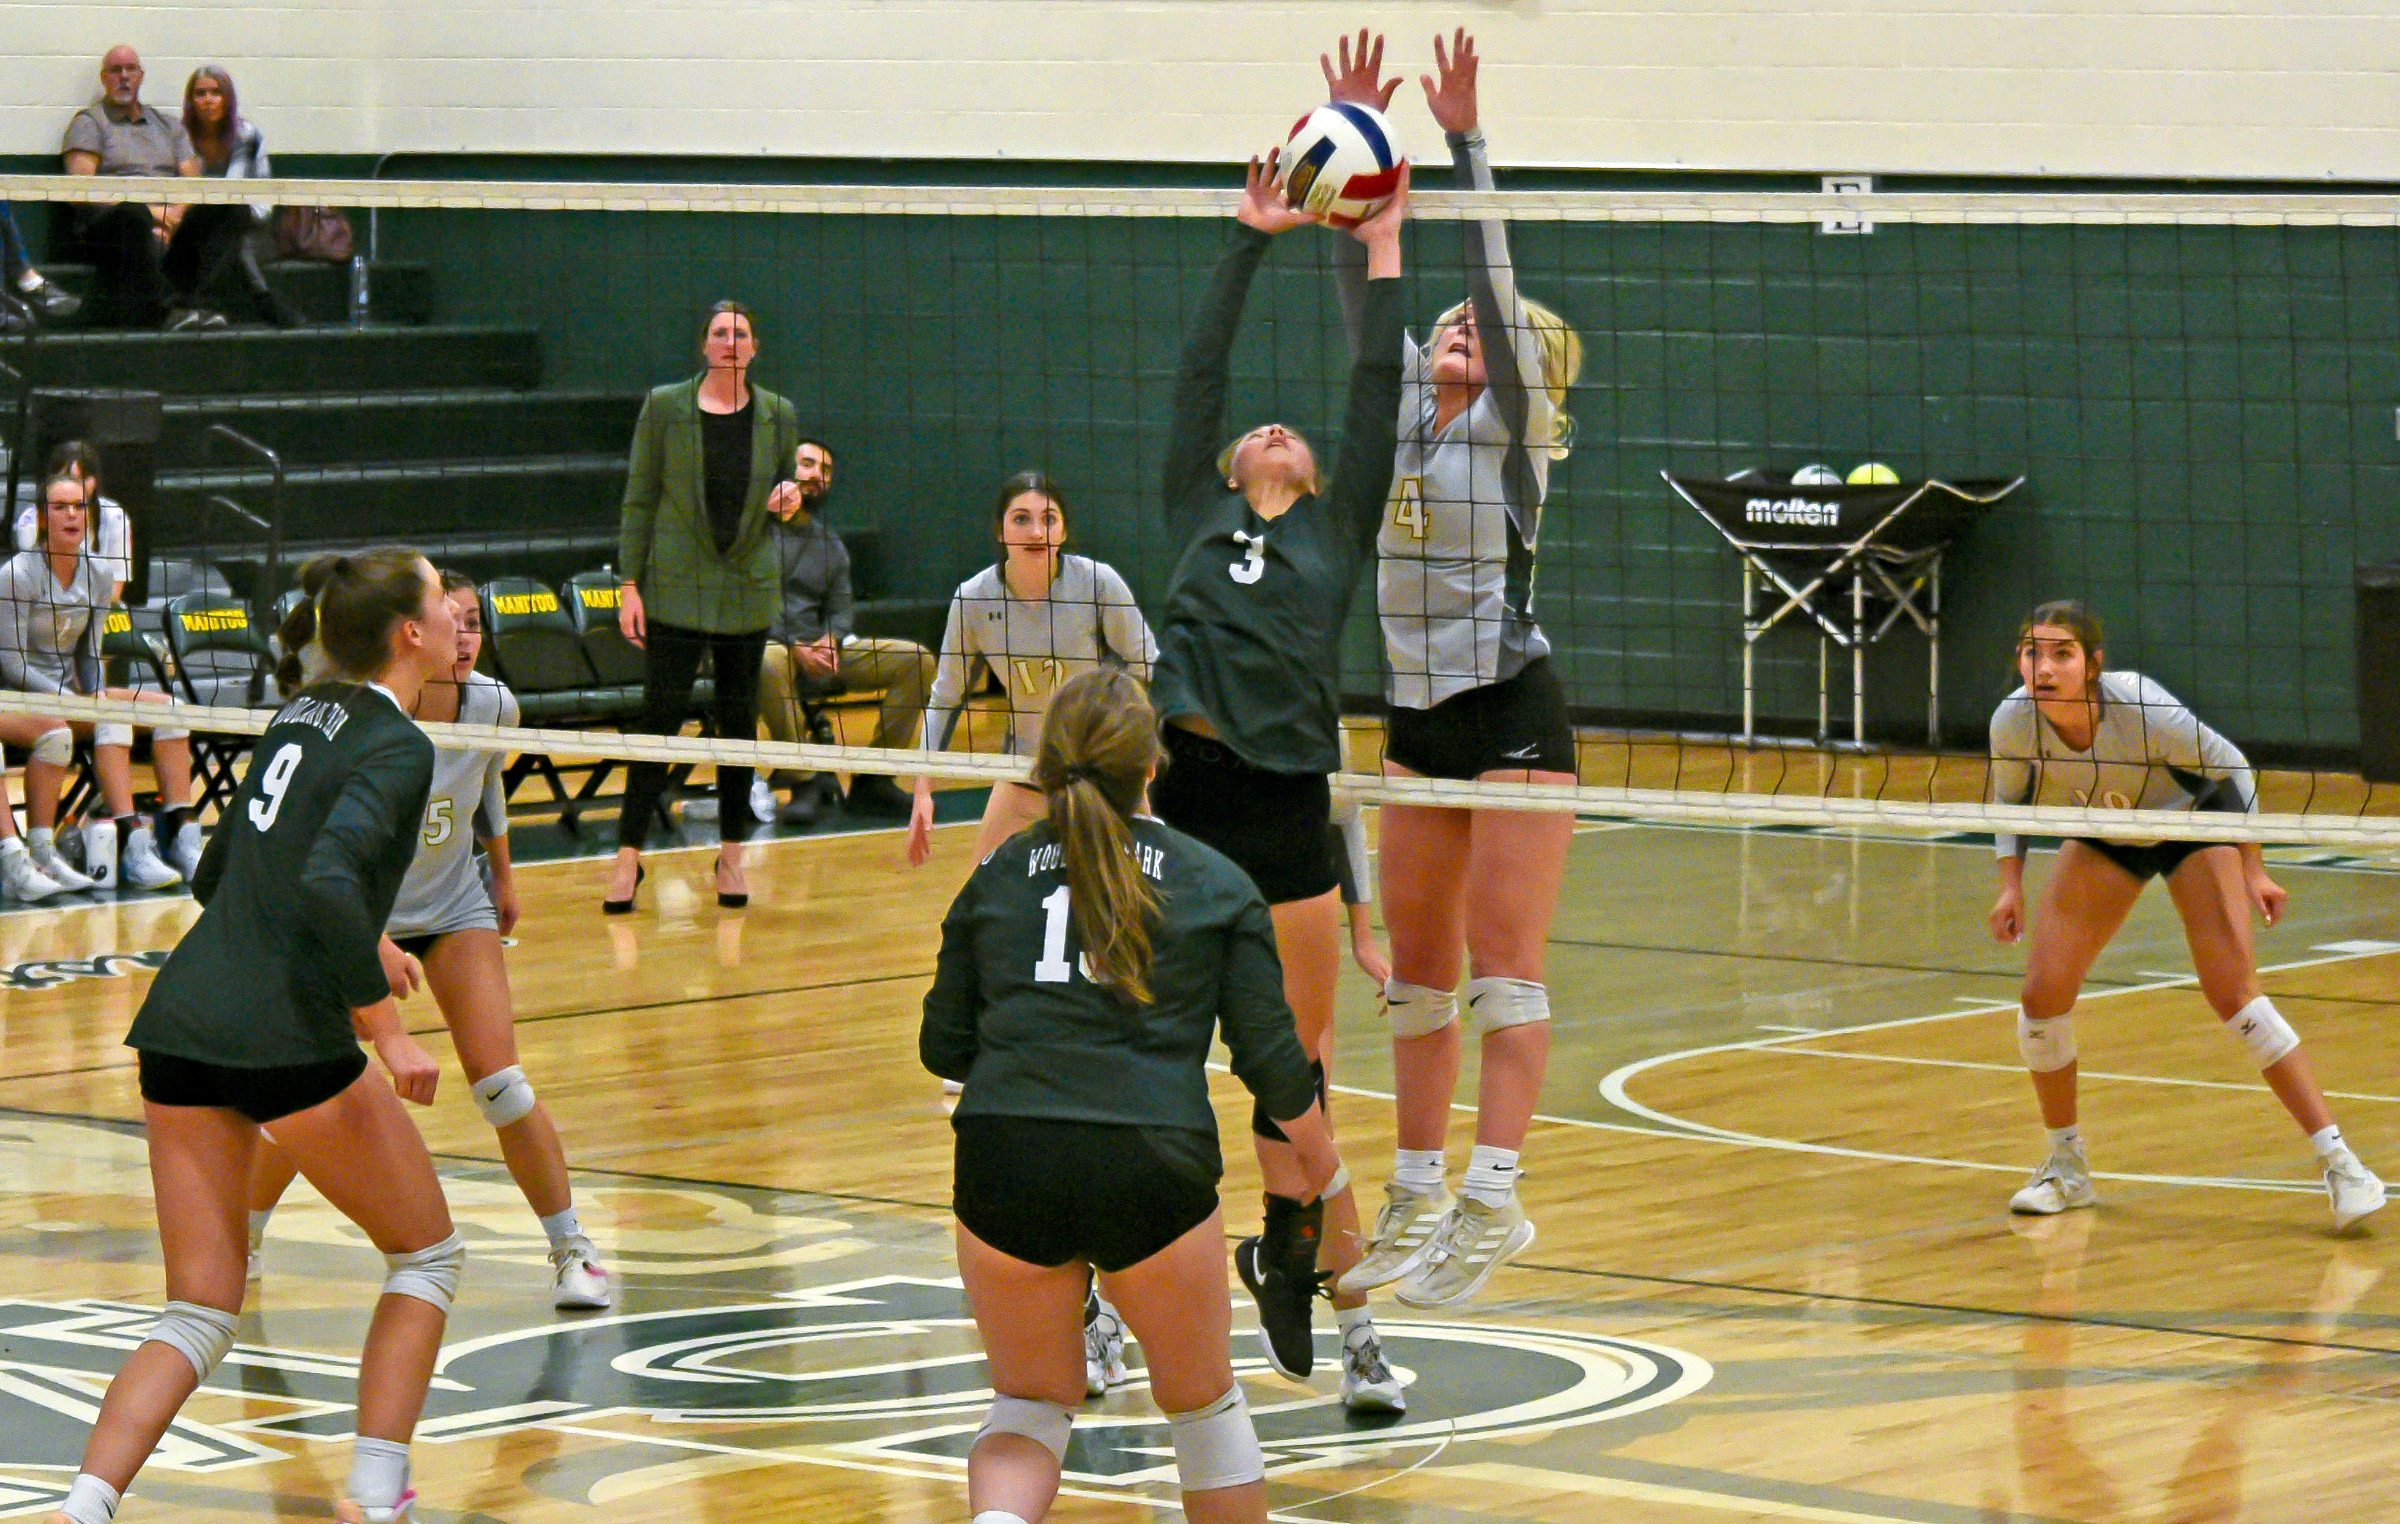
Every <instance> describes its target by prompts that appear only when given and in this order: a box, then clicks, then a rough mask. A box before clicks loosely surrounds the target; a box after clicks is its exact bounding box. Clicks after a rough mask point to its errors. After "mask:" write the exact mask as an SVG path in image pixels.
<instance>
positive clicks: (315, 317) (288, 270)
mask: <svg viewBox="0 0 2400 1524" xmlns="http://www.w3.org/2000/svg"><path fill="white" fill-rule="evenodd" d="M264 269H265V272H266V277H267V284H268V285H270V286H272V287H274V288H275V292H276V294H277V295H279V296H281V297H282V298H283V299H284V300H285V301H287V302H290V303H291V304H292V305H293V306H295V307H297V308H299V309H300V311H301V312H302V313H303V314H304V315H306V316H307V318H308V320H309V321H310V322H312V323H347V322H349V321H350V266H349V263H348V262H347V261H344V262H342V263H340V264H327V263H324V262H321V261H318V260H310V259H278V260H272V261H269V262H268V263H267V264H266V265H265V267H264ZM42 273H43V274H44V275H47V276H48V277H49V278H50V279H52V280H54V281H56V282H58V283H59V284H60V285H61V286H64V287H65V288H66V289H67V290H69V291H72V292H74V293H75V294H76V295H77V296H88V295H90V293H91V289H92V267H91V266H90V265H85V264H76V263H73V262H71V261H56V260H44V261H42ZM241 315H244V316H246V315H247V314H241ZM367 316H368V318H369V320H370V321H372V322H377V323H424V322H430V321H431V320H432V318H433V270H432V268H431V267H430V266H428V265H423V264H418V263H414V262H412V261H408V260H392V259H379V260H375V261H373V262H371V263H370V264H369V265H368V266H367Z"/></svg>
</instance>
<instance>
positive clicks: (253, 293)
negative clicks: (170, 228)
mask: <svg viewBox="0 0 2400 1524" xmlns="http://www.w3.org/2000/svg"><path fill="white" fill-rule="evenodd" d="M257 230H258V219H257V218H256V217H253V216H252V215H251V214H250V208H249V207H247V206H195V207H193V208H192V209H191V210H190V211H187V212H185V213H184V214H183V225H182V226H181V227H179V228H177V229H176V230H175V241H174V243H172V244H170V245H169V246H168V248H167V252H166V257H165V258H164V259H162V260H161V261H160V268H161V270H162V272H163V273H164V274H165V276H166V278H167V284H168V287H169V288H170V289H171V290H172V291H174V292H175V294H176V297H177V298H179V299H180V300H181V302H182V304H183V305H184V306H186V307H217V306H230V305H231V304H232V301H233V299H235V298H237V297H238V298H239V299H240V300H242V301H243V302H245V303H246V304H247V305H249V306H250V307H251V308H252V309H253V310H254V311H255V312H256V313H257V315H258V316H259V317H261V318H264V319H265V320H266V321H268V322H270V323H277V324H281V323H283V322H284V321H286V319H287V317H288V316H290V314H287V313H286V311H285V310H284V309H283V306H282V304H281V303H280V302H278V301H277V300H276V298H275V294H274V291H273V289H272V288H270V287H269V286H268V285H267V275H266V272H265V271H264V270H262V269H260V268H259V265H258V259H257V256H256V255H255V254H254V253H253V252H252V250H251V247H250V236H251V234H253V233H254V232H256V231H257Z"/></svg>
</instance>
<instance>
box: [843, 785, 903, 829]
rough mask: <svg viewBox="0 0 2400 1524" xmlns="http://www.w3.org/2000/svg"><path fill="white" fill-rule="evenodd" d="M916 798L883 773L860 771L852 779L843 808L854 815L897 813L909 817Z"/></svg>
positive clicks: (900, 816) (901, 817)
mask: <svg viewBox="0 0 2400 1524" xmlns="http://www.w3.org/2000/svg"><path fill="white" fill-rule="evenodd" d="M915 803H916V800H915V799H914V798H912V797H911V796H910V795H908V794H904V793H902V792H901V791H900V785H898V784H897V783H894V782H893V781H892V780H891V779H889V778H886V777H884V776H883V775H882V774H881V773H860V774H859V775H858V776H857V777H855V778H852V779H851V780H850V796H849V798H848V799H846V800H844V801H843V808H845V809H847V810H848V811H849V812H850V813H851V814H853V815H896V816H898V817H899V818H900V819H902V820H906V819H907V818H908V812H909V810H910V809H911V808H912V807H913V806H914V805H915Z"/></svg>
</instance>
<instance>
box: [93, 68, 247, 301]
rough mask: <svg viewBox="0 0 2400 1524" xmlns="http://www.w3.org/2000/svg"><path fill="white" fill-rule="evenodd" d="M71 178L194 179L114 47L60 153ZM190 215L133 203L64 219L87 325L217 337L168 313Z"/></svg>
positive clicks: (166, 119) (176, 137)
mask: <svg viewBox="0 0 2400 1524" xmlns="http://www.w3.org/2000/svg"><path fill="white" fill-rule="evenodd" d="M61 154H62V156H63V157H64V159H65V160H66V170H67V173H68V174H70V175H183V176H186V177H193V176H197V175H198V174H199V173H200V156H199V155H198V154H196V153H194V152H193V151H192V140H191V138H190V137H189V136H187V135H186V134H185V132H184V130H183V123H181V122H179V121H177V120H176V119H175V118H173V117H171V116H168V115H167V114H166V113H165V112H163V111H159V110H157V109H156V108H154V107H150V106H145V105H143V104H142V57H141V55H140V54H139V53H136V52H135V51H134V50H133V49H131V48H129V47H127V46H125V45H124V44H122V43H119V44H118V45H117V46H115V47H113V48H110V49H109V50H108V53H107V56H106V57H104V58H102V59H101V61H100V99H98V100H96V101H94V102H92V104H90V105H88V106H86V107H84V108H83V109H82V110H81V111H78V112H76V113H75V116H74V118H73V120H71V121H69V122H68V123H67V135H66V140H65V142H64V144H63V145H62V148H61ZM189 211H190V208H189V207H188V206H184V205H161V206H146V205H144V204H142V203H141V202H138V201H120V202H116V203H114V204H113V205H98V206H73V207H70V208H68V209H67V216H68V219H69V226H70V230H71V231H72V233H73V235H74V238H75V241H76V242H78V243H79V244H80V245H81V247H82V250H83V253H84V255H85V257H87V258H88V259H90V260H91V262H92V264H93V266H94V267H95V271H94V273H95V279H94V281H93V287H92V298H93V301H92V305H93V307H94V308H95V311H94V314H93V317H94V321H97V322H107V323H115V324H117V325H119V326H124V327H135V328H162V327H163V328H165V329H167V330H169V331H170V332H182V331H184V330H187V329H194V328H222V327H224V326H225V319H224V316H223V315H222V314H221V313H215V312H210V311H207V310H205V309H200V308H190V307H184V308H177V307H173V306H172V305H171V302H172V298H173V296H174V287H173V286H172V285H170V284H169V282H168V279H167V260H168V258H169V256H171V255H173V254H174V253H175V245H176V241H177V239H178V238H180V237H181V236H182V232H183V225H184V219H185V217H186V215H187V214H188V212H189Z"/></svg>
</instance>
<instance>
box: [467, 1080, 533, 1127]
mask: <svg viewBox="0 0 2400 1524" xmlns="http://www.w3.org/2000/svg"><path fill="white" fill-rule="evenodd" d="M473 1089H474V1092H475V1109H476V1110H477V1111H480V1112H482V1113H483V1119H484V1120H485V1121H487V1122H489V1123H491V1124H492V1125H493V1126H494V1127H506V1126H508V1125H509V1124H510V1123H512V1122H522V1121H524V1120H525V1118H526V1116H527V1115H528V1114H529V1113H531V1112H532V1110H533V1087H532V1086H531V1085H529V1084H527V1083H526V1082H525V1071H524V1070H523V1069H521V1068H519V1067H517V1066H516V1065H515V1064H511V1065H509V1066H508V1067H507V1068H505V1069H496V1070H494V1071H493V1072H492V1073H490V1074H487V1075H485V1076H484V1077H483V1078H481V1079H479V1080H477V1081H476V1082H475V1084H474V1086H473Z"/></svg>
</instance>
